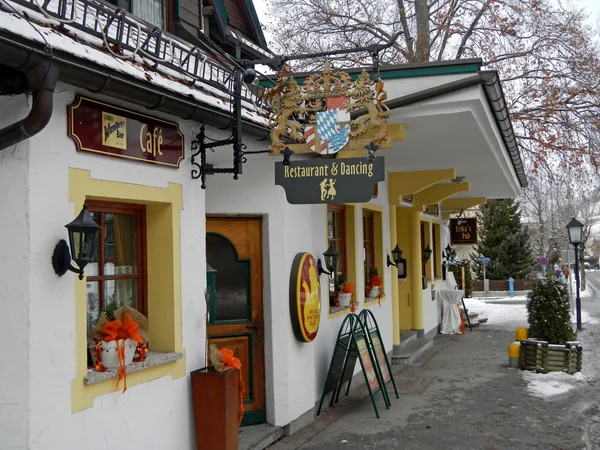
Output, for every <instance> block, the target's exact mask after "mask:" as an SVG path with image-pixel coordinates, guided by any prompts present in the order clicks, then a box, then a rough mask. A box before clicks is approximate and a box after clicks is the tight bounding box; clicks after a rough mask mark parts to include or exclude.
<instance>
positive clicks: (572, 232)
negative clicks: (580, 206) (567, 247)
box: [567, 217, 583, 245]
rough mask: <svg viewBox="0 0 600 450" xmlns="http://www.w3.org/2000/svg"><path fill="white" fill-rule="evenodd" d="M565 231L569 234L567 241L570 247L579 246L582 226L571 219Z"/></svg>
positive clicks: (574, 219) (577, 221)
mask: <svg viewBox="0 0 600 450" xmlns="http://www.w3.org/2000/svg"><path fill="white" fill-rule="evenodd" d="M567 231H568V232H569V241H570V242H571V244H572V245H579V244H581V237H582V235H583V224H582V223H581V222H580V221H579V220H577V219H576V218H574V217H573V218H572V219H571V221H570V222H569V223H568V225H567Z"/></svg>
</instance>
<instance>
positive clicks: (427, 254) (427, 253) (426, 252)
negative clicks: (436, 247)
mask: <svg viewBox="0 0 600 450" xmlns="http://www.w3.org/2000/svg"><path fill="white" fill-rule="evenodd" d="M431 253H433V250H431V248H429V244H427V247H425V250H423V259H424V260H425V262H427V261H429V258H431Z"/></svg>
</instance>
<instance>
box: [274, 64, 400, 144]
mask: <svg viewBox="0 0 600 450" xmlns="http://www.w3.org/2000/svg"><path fill="white" fill-rule="evenodd" d="M263 97H264V98H265V99H266V100H267V102H269V104H270V107H271V113H270V117H269V126H270V128H271V146H270V149H271V150H272V151H273V152H274V153H280V152H281V151H282V150H283V149H285V148H286V147H288V148H289V149H290V150H292V151H294V152H298V153H308V152H310V151H313V152H316V153H319V154H323V155H325V154H333V153H337V152H339V151H340V150H343V149H346V148H349V147H352V148H355V149H361V148H364V147H365V146H366V145H368V144H371V143H373V144H375V145H377V146H378V147H379V148H389V147H390V145H391V139H390V137H389V135H388V124H387V118H388V116H389V109H388V108H387V106H386V105H385V104H384V103H383V102H384V100H386V99H387V94H386V92H385V90H384V89H383V82H382V81H381V80H380V79H377V80H376V81H374V80H372V79H371V77H370V75H369V74H368V73H367V71H366V70H364V69H363V70H362V72H360V74H359V75H358V76H357V78H356V80H354V81H352V78H351V76H350V75H349V74H348V73H346V72H342V71H336V72H334V71H333V70H332V68H331V63H330V62H329V61H326V62H325V67H324V69H323V72H321V73H316V74H313V75H310V76H308V77H307V78H306V79H305V81H304V83H303V84H302V85H301V86H300V85H298V83H297V82H296V80H295V79H294V77H293V76H292V75H291V68H290V67H289V66H284V67H283V68H282V69H281V71H280V72H279V74H278V77H277V80H276V83H275V86H273V87H272V88H269V89H266V90H265V92H264V94H263ZM284 139H286V140H288V141H289V140H290V139H291V140H292V141H295V142H297V144H286V142H285V141H284Z"/></svg>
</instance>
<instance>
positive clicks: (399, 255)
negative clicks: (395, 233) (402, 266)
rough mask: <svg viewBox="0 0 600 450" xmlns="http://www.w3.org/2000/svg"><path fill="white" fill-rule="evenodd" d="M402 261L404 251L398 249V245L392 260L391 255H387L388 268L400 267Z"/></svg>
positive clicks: (393, 251)
mask: <svg viewBox="0 0 600 450" xmlns="http://www.w3.org/2000/svg"><path fill="white" fill-rule="evenodd" d="M401 259H402V250H400V247H398V244H396V246H395V247H394V250H392V258H391V259H390V255H387V265H388V267H390V266H394V267H398V262H399V261H400V260H401Z"/></svg>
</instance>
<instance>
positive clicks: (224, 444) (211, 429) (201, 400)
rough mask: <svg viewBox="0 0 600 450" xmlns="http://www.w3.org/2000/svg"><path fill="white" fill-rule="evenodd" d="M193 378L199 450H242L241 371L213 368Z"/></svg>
mask: <svg viewBox="0 0 600 450" xmlns="http://www.w3.org/2000/svg"><path fill="white" fill-rule="evenodd" d="M190 375H191V379H192V403H193V407H194V422H195V425H196V443H197V448H198V450H207V449H210V450H238V437H239V434H238V433H239V430H238V414H239V406H240V390H239V389H240V375H239V371H237V370H230V371H228V372H224V373H221V372H217V371H216V370H214V369H213V368H212V367H209V368H204V369H199V370H194V371H193V372H192V373H191V374H190Z"/></svg>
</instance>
